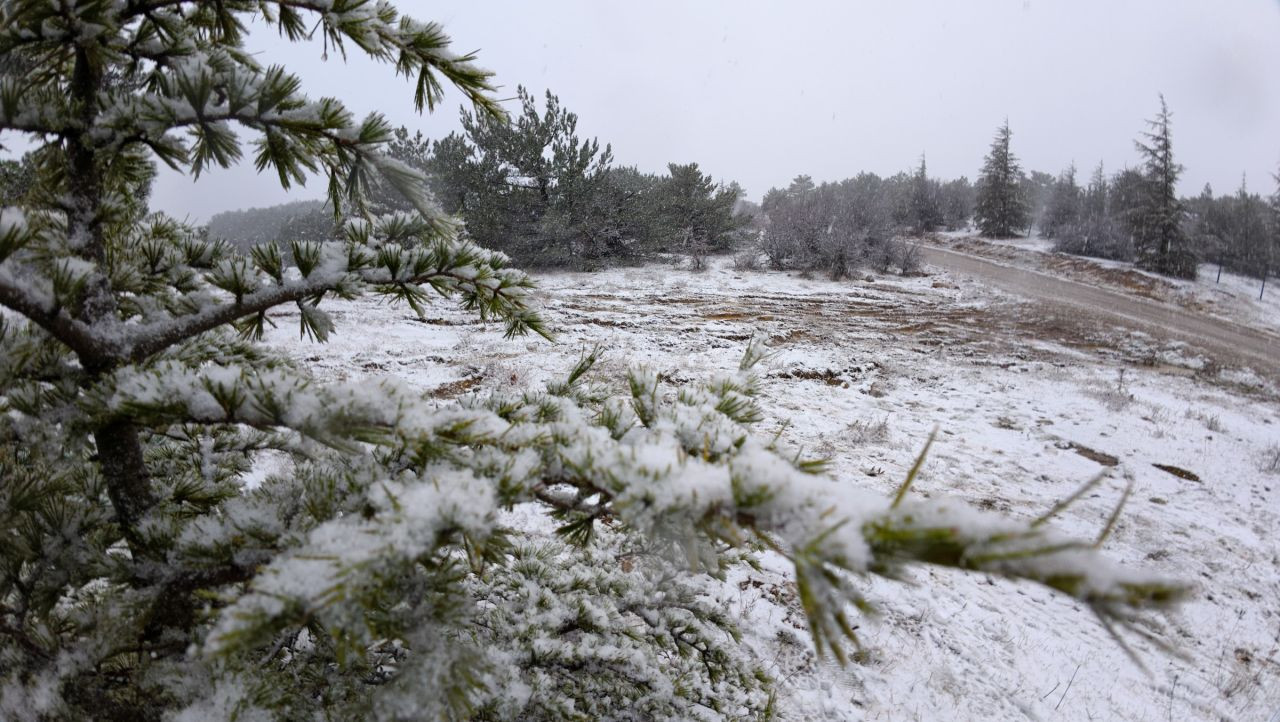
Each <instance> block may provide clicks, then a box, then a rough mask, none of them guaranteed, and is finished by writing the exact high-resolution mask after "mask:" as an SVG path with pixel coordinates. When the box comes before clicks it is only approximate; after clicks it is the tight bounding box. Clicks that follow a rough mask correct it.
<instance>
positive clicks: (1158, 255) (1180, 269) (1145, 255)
mask: <svg viewBox="0 0 1280 722" xmlns="http://www.w3.org/2000/svg"><path fill="white" fill-rule="evenodd" d="M1171 118H1172V115H1171V114H1170V113H1169V106H1168V104H1166V103H1165V100H1164V95H1161V96H1160V112H1159V113H1158V114H1157V115H1156V117H1155V119H1154V120H1149V121H1147V125H1148V126H1149V127H1150V130H1148V131H1145V132H1143V134H1142V137H1143V138H1145V142H1144V141H1143V140H1138V141H1136V142H1135V143H1134V144H1135V145H1136V146H1137V148H1138V151H1139V152H1140V153H1141V154H1142V156H1143V168H1142V178H1143V185H1142V193H1141V196H1140V201H1139V203H1138V205H1137V207H1136V208H1134V209H1133V211H1132V212H1131V215H1130V218H1129V224H1130V227H1131V228H1132V229H1133V235H1134V246H1135V250H1136V252H1137V263H1138V267H1139V268H1143V269H1146V270H1149V271H1155V272H1156V273H1162V274H1164V275H1167V276H1175V277H1178V278H1195V277H1196V256H1195V254H1194V253H1193V252H1192V250H1191V248H1190V244H1189V243H1188V240H1187V235H1186V233H1185V231H1184V229H1183V222H1184V216H1183V210H1182V203H1181V202H1180V201H1179V200H1178V177H1179V176H1180V175H1181V174H1182V166H1181V165H1179V164H1178V163H1176V162H1174V159H1173V139H1172V136H1171V134H1170V120H1171Z"/></svg>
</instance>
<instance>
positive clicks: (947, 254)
mask: <svg viewBox="0 0 1280 722" xmlns="http://www.w3.org/2000/svg"><path fill="white" fill-rule="evenodd" d="M920 250H921V251H922V253H923V256H924V261H925V263H926V264H928V265H930V266H934V267H936V268H938V269H941V270H944V271H948V272H950V273H954V274H958V275H962V276H969V277H972V278H975V279H977V280H980V281H982V282H983V283H986V284H988V285H991V286H994V287H996V288H999V289H1000V290H1002V291H1006V292H1008V293H1012V294H1015V295H1019V296H1024V297H1026V298H1029V299H1033V300H1035V301H1037V302H1040V303H1045V304H1053V305H1061V306H1074V307H1077V308H1083V309H1085V310H1086V311H1087V312H1088V313H1089V315H1091V316H1094V317H1097V318H1099V319H1101V320H1106V321H1109V322H1111V323H1114V324H1116V325H1119V326H1126V327H1129V328H1136V329H1138V330H1141V331H1144V332H1146V333H1150V334H1152V335H1154V336H1164V337H1168V338H1173V339H1177V340H1179V341H1184V342H1186V343H1188V344H1191V345H1193V346H1198V347H1200V348H1202V349H1204V350H1206V351H1208V352H1210V353H1211V355H1213V356H1217V357H1219V358H1221V359H1222V360H1223V361H1228V362H1229V361H1235V362H1236V363H1238V364H1240V365H1245V366H1251V367H1253V368H1254V369H1256V370H1258V371H1261V372H1264V373H1268V374H1270V375H1280V336H1276V335H1274V334H1270V333H1267V332H1265V331H1261V330H1258V329H1255V328H1250V327H1248V326H1242V325H1240V324H1237V323H1232V322H1230V321H1223V320H1221V319H1216V318H1210V317H1208V316H1202V315H1200V314H1197V313H1194V312H1192V311H1189V310H1187V309H1184V308H1180V307H1177V306H1171V305H1166V304H1162V303H1157V302H1155V301H1148V300H1145V299H1141V298H1135V297H1133V296H1130V295H1126V294H1123V293H1119V292H1116V291H1111V290H1108V289H1105V288H1098V287H1097V286H1090V285H1087V284H1084V283H1078V282H1076V281H1069V280H1066V279H1064V278H1058V277H1056V276H1050V275H1048V274H1045V273H1040V272H1038V271H1031V270H1028V269H1024V268H1016V267H1013V266H1005V265H1002V264H999V263H994V262H992V261H988V260H986V259H984V258H979V257H977V256H971V255H969V254H966V253H957V252H955V251H949V250H946V249H943V248H938V247H936V246H927V245H921V246H920Z"/></svg>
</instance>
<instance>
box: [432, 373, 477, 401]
mask: <svg viewBox="0 0 1280 722" xmlns="http://www.w3.org/2000/svg"><path fill="white" fill-rule="evenodd" d="M483 382H484V376H483V375H480V374H477V375H475V376H468V377H466V378H465V379H458V380H457V381H450V382H449V383H447V384H441V385H440V386H437V387H435V388H434V389H432V390H431V391H430V395H431V396H432V397H434V398H437V399H451V398H453V397H455V396H461V395H462V394H465V393H466V392H468V391H470V390H471V389H474V388H476V387H477V386H479V385H480V384H481V383H483Z"/></svg>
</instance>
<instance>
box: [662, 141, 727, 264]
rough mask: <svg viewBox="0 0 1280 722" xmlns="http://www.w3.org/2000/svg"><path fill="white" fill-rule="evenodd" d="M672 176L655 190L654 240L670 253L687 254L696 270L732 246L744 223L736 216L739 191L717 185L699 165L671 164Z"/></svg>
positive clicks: (670, 173) (670, 172)
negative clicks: (716, 252) (734, 209)
mask: <svg viewBox="0 0 1280 722" xmlns="http://www.w3.org/2000/svg"><path fill="white" fill-rule="evenodd" d="M667 170H668V173H669V175H668V176H667V177H665V178H662V179H660V180H658V182H657V184H656V185H655V187H654V189H653V191H652V192H653V212H654V220H655V221H656V224H655V225H656V227H655V228H654V229H653V231H654V233H655V238H654V240H657V241H659V243H661V244H663V245H664V246H666V248H667V249H668V250H672V251H678V252H682V253H686V254H688V255H689V257H690V258H691V259H692V262H693V265H694V267H695V268H699V269H700V268H702V267H703V263H704V262H705V258H706V255H707V254H708V253H710V252H712V251H724V250H727V249H728V248H729V247H731V246H732V243H733V238H734V232H735V231H736V230H737V229H738V228H739V227H740V226H741V223H740V222H739V221H738V219H737V218H735V217H734V215H733V208H734V205H735V204H736V203H737V201H738V194H739V192H740V191H739V189H738V188H736V187H728V186H723V185H717V184H716V182H715V180H714V179H712V177H711V176H710V175H707V174H704V173H703V172H702V171H701V170H699V169H698V164H697V163H689V164H686V165H680V164H678V163H671V164H668V166H667Z"/></svg>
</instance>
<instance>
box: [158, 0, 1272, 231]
mask: <svg viewBox="0 0 1280 722" xmlns="http://www.w3.org/2000/svg"><path fill="white" fill-rule="evenodd" d="M399 7H400V8H401V9H403V10H405V11H406V12H408V13H409V14H411V15H416V16H417V17H419V18H421V19H432V20H439V21H441V22H443V23H444V24H445V27H446V29H447V30H448V31H449V33H450V34H451V35H452V36H453V39H454V41H455V47H456V49H457V50H459V51H469V50H476V49H478V50H479V51H480V64H481V65H483V66H485V67H487V68H489V69H491V70H493V71H495V72H496V73H497V76H496V77H497V82H498V83H499V84H500V85H501V86H502V89H503V92H502V96H503V97H511V96H514V95H515V88H516V86H517V85H524V86H526V87H528V88H530V89H531V90H532V91H534V92H535V94H538V95H541V93H542V91H543V90H544V89H548V88H549V89H551V90H552V91H553V92H555V93H556V94H557V95H559V96H560V99H561V101H562V102H563V103H564V105H565V106H566V107H567V108H569V109H570V110H572V111H574V112H576V113H577V114H578V116H579V130H580V132H583V133H584V134H586V135H593V136H597V137H599V138H600V140H601V141H602V142H609V143H612V144H613V150H614V155H615V158H616V160H617V162H618V163H620V164H626V165H636V166H639V167H640V168H641V169H642V170H646V171H659V170H662V169H663V168H665V165H666V163H667V162H670V161H676V162H688V161H696V162H697V163H699V164H700V165H701V166H702V167H703V169H704V170H706V171H708V172H710V173H712V174H713V175H714V176H716V177H717V178H719V179H722V180H725V181H728V180H737V181H738V182H740V183H741V184H742V185H743V186H744V187H745V188H746V189H747V192H748V195H749V196H750V197H751V198H756V199H758V198H759V197H760V196H761V195H762V194H763V193H764V192H765V191H766V190H768V189H769V188H770V187H772V186H780V185H785V184H786V183H787V182H789V180H790V179H791V178H792V177H793V176H795V175H797V174H801V173H806V174H809V175H811V176H813V177H814V178H815V179H817V180H838V179H840V178H845V177H848V176H851V175H854V174H855V173H857V172H858V171H859V170H870V171H874V172H876V173H879V174H882V175H884V174H892V173H894V172H896V171H899V170H904V169H907V168H909V167H911V166H912V165H914V164H915V163H916V162H917V159H918V158H919V156H920V154H921V153H922V152H923V153H926V154H927V155H928V160H929V169H930V172H931V174H932V175H935V176H939V177H944V178H951V177H956V176H960V175H967V176H969V177H970V178H971V179H972V178H973V177H974V176H975V175H976V174H977V170H978V168H979V166H980V164H981V162H982V157H983V155H984V154H985V152H986V150H987V148H988V145H989V143H990V140H991V136H992V134H993V132H994V130H995V128H996V126H998V125H999V124H1000V123H1001V122H1002V121H1003V120H1004V119H1005V117H1008V119H1009V123H1010V125H1011V127H1012V128H1013V147H1014V152H1015V153H1016V154H1017V155H1018V156H1019V157H1020V158H1021V159H1022V161H1023V165H1024V167H1026V168H1029V169H1030V168H1033V169H1038V170H1044V171H1048V172H1053V173H1056V172H1057V171H1059V170H1061V169H1062V168H1063V167H1064V166H1066V165H1067V164H1068V163H1070V162H1072V161H1074V162H1075V163H1076V164H1077V166H1079V167H1080V169H1081V170H1080V172H1081V176H1082V177H1085V178H1087V175H1088V173H1089V171H1090V170H1091V169H1092V168H1093V166H1094V165H1096V164H1097V163H1098V161H1099V160H1102V161H1105V163H1106V166H1107V168H1108V169H1109V170H1116V169H1119V168H1121V167H1123V166H1125V165H1126V164H1134V163H1135V160H1136V156H1135V152H1134V148H1133V139H1134V138H1135V136H1136V135H1137V133H1138V132H1139V131H1141V130H1142V129H1143V128H1144V124H1143V121H1144V119H1146V118H1149V117H1151V116H1153V115H1154V114H1155V112H1156V110H1157V108H1158V99H1157V94H1158V93H1160V92H1163V93H1164V94H1165V97H1166V99H1167V100H1168V102H1169V106H1170V108H1171V109H1172V111H1173V113H1174V125H1173V140H1174V151H1175V154H1176V155H1177V157H1178V160H1179V161H1180V162H1182V163H1183V164H1184V165H1185V166H1186V174H1185V176H1184V179H1183V185H1182V191H1183V192H1184V193H1188V194H1192V193H1196V192H1198V191H1199V190H1200V188H1201V187H1202V186H1203V185H1204V184H1205V183H1206V182H1210V183H1212V184H1213V186H1214V188H1215V190H1217V191H1218V192H1224V191H1231V190H1234V189H1235V188H1236V187H1237V186H1238V185H1239V183H1240V177H1241V173H1242V172H1244V173H1247V174H1248V177H1249V182H1250V186H1251V187H1252V188H1253V189H1255V190H1263V191H1265V192H1268V193H1269V192H1270V191H1271V189H1272V188H1273V187H1274V185H1273V181H1272V179H1271V175H1270V174H1271V173H1272V172H1274V171H1275V169H1276V166H1277V162H1280V2H1277V0H1218V1H1217V2H1212V3H1210V2H1204V1H1203V0H1143V1H1138V0H1133V1H1126V0H1054V1H1052V2H1051V1H1049V0H972V1H969V2H956V1H955V0H894V1H893V2H889V1H888V0H885V1H882V2H834V1H833V2H803V1H802V0H792V1H791V2H786V3H783V2H763V1H760V2H752V1H744V0H732V1H724V2H710V1H707V0H703V1H701V2H683V1H677V0H671V1H667V0H648V1H646V2H626V3H622V2H608V3H606V2H599V1H598V0H596V1H592V0H581V1H578V2H561V1H559V0H541V1H540V2H522V1H519V0H512V1H510V2H494V1H491V2H483V3H481V2H474V1H471V2H432V3H419V2H400V3H399ZM254 44H255V46H257V47H261V48H262V50H263V59H264V60H266V61H268V62H283V63H285V64H286V65H287V66H288V67H289V68H290V69H292V70H294V71H295V72H297V73H298V74H299V75H301V76H302V78H303V80H304V83H305V85H306V87H307V89H308V92H309V94H311V95H312V96H320V95H333V96H336V97H339V98H341V99H343V100H344V101H345V102H347V103H348V105H349V106H350V107H351V108H352V109H353V110H355V111H356V112H357V113H358V114H363V113H367V112H370V111H375V110H376V111H379V112H382V113H384V114H386V115H387V116H389V117H390V118H391V119H392V120H393V121H394V122H395V123H397V124H405V125H408V126H409V127H410V128H414V129H420V130H422V131H423V132H424V133H425V134H426V135H428V136H429V137H432V138H438V137H441V136H443V135H446V134H447V133H449V132H450V131H452V130H455V129H457V127H458V121H457V106H458V104H459V102H460V97H459V95H458V94H457V93H452V94H450V96H449V99H448V100H447V101H446V104H445V107H444V108H442V109H440V110H438V111H437V112H436V114H435V115H434V116H418V115H417V114H416V113H415V112H414V110H413V106H412V88H411V87H410V86H409V85H408V84H407V83H406V82H405V81H404V80H403V79H400V78H397V77H395V75H394V73H393V72H392V71H391V69H390V68H389V67H386V66H378V65H374V64H371V63H369V62H367V61H360V60H359V59H357V58H354V57H352V58H351V59H350V60H349V61H348V64H347V65H346V66H343V65H342V64H341V61H340V59H338V58H336V57H332V56H331V58H330V60H329V61H328V62H324V61H322V59H321V48H320V46H319V45H318V44H309V45H307V44H304V45H298V46H288V45H287V44H285V43H282V42H281V41H279V40H277V39H275V38H274V37H272V36H271V35H269V34H266V33H259V34H258V35H257V36H256V37H255V38H254ZM512 105H514V104H512ZM322 194H323V184H322V183H321V182H319V181H315V182H312V183H311V184H309V185H308V186H307V187H306V188H303V189H295V190H294V191H293V192H292V193H291V194H289V195H286V194H285V193H283V192H282V191H280V189H279V187H278V185H277V184H276V181H275V177H274V174H272V173H267V174H263V175H260V176H259V175H258V174H256V173H255V172H254V171H253V168H252V164H251V163H245V164H244V165H242V166H241V167H240V168H238V169H236V170H233V171H225V172H215V173H210V174H208V175H207V176H206V177H204V178H203V179H202V180H201V181H200V182H199V183H197V184H193V183H191V182H190V181H189V180H186V179H183V178H179V177H175V176H172V175H164V176H162V178H161V181H160V183H158V185H157V188H156V189H155V191H154V194H153V199H154V204H155V205H156V206H157V207H159V208H160V209H163V210H166V211H169V212H171V213H174V214H176V215H178V216H180V217H182V216H186V217H189V218H190V219H191V220H193V221H203V220H205V219H207V218H208V216H209V215H211V214H213V213H217V212H219V211H223V210H228V209H235V208H241V207H247V206H264V205H270V204H273V203H277V202H282V201H285V200H289V199H292V198H312V197H320V196H321V195H322Z"/></svg>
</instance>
